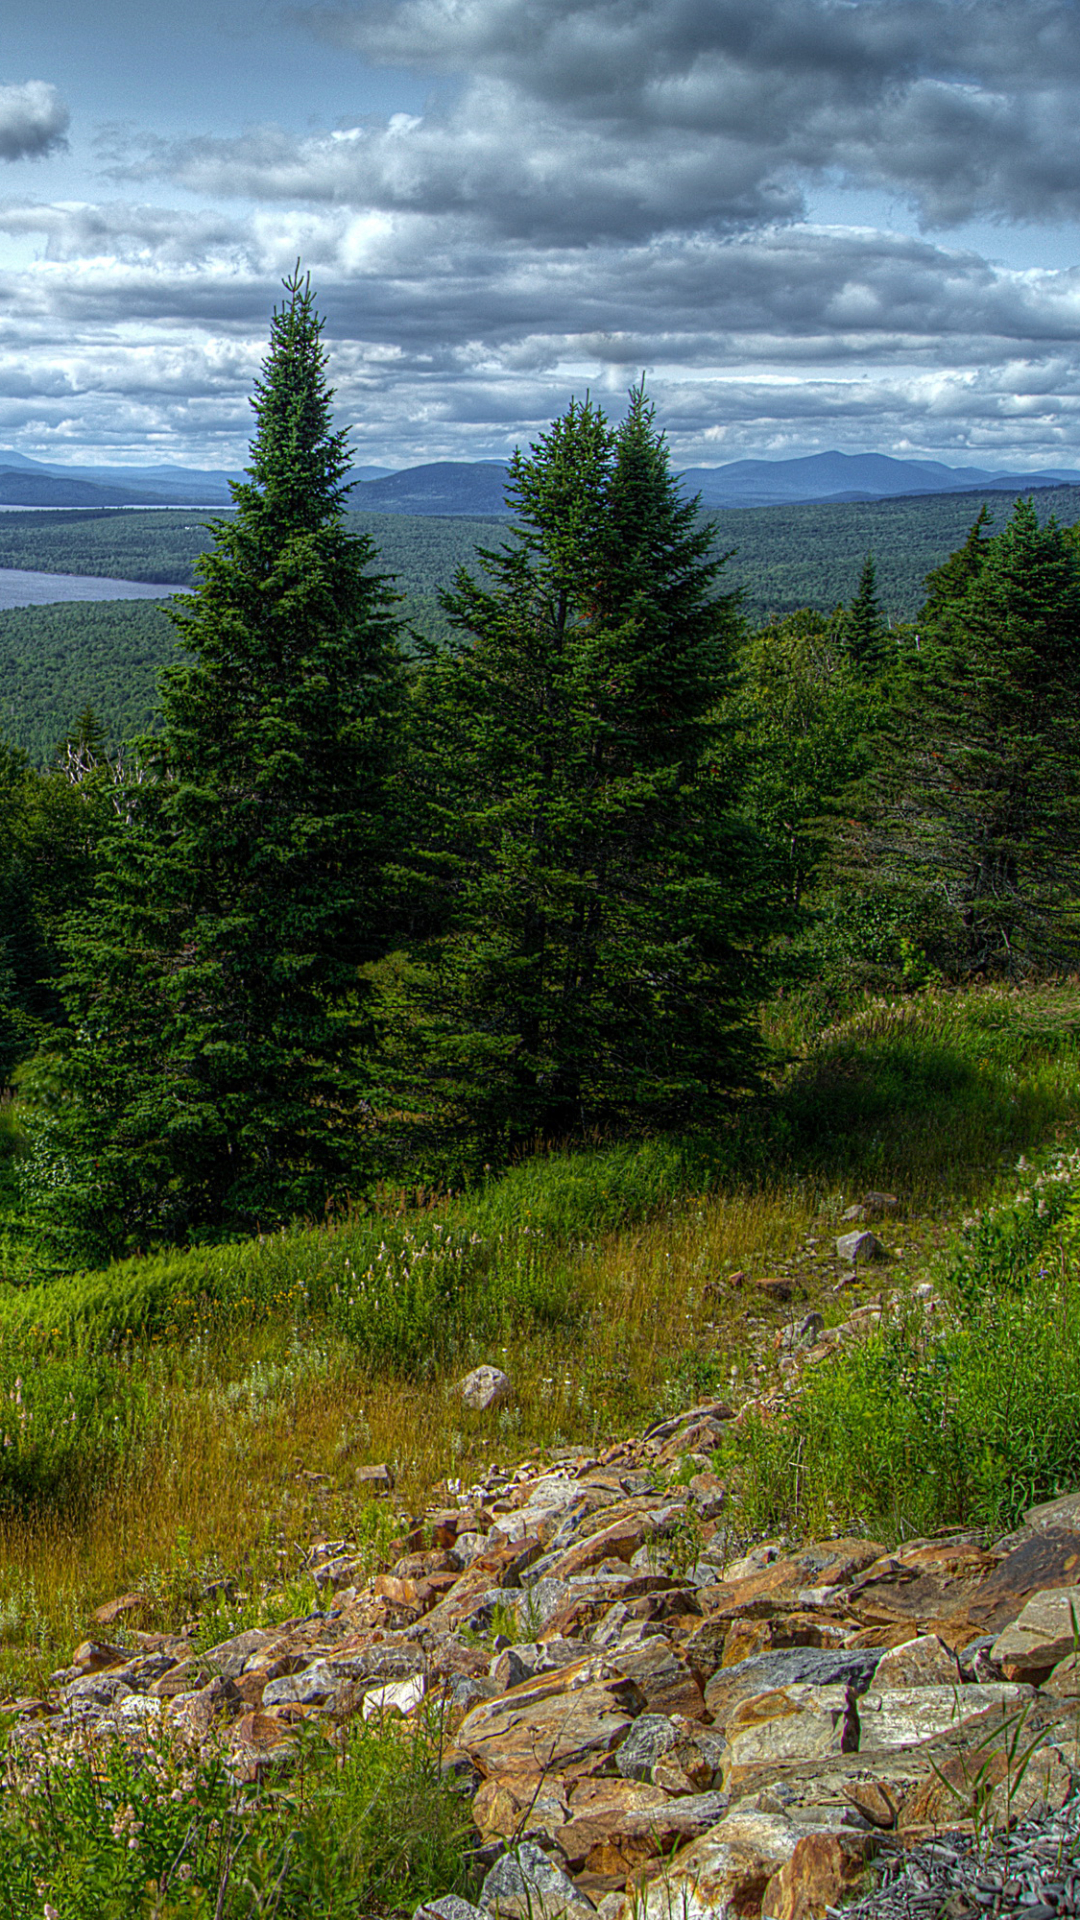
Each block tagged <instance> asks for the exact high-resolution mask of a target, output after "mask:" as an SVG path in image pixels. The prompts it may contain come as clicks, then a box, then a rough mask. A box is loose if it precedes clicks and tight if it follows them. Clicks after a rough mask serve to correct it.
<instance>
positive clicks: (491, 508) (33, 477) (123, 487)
mask: <svg viewBox="0 0 1080 1920" xmlns="http://www.w3.org/2000/svg"><path fill="white" fill-rule="evenodd" d="M506 471H507V469H506V463H505V461H501V460H477V461H466V460H437V461H432V462H428V463H426V464H424V465H421V466H416V467H405V468H403V469H401V470H400V471H398V472H391V471H390V470H389V469H388V468H386V467H375V466H359V467H354V468H353V480H352V486H351V499H350V504H351V505H352V506H353V507H356V508H361V509H363V510H364V511H366V512H371V513H408V514H421V515H422V514H451V515H454V516H464V517H467V518H478V519H491V518H493V517H496V518H497V517H498V516H499V515H503V514H505V513H506V511H507V509H506V503H505V499H504V491H505V486H506ZM242 478H243V475H242V474H241V473H240V472H239V470H235V469H234V470H231V471H226V470H223V469H221V468H199V467H176V466H165V465H161V466H153V467H96V466H95V467H62V466H50V465H46V464H45V463H44V462H42V461H39V460H31V459H29V458H28V457H27V456H26V455H25V454H19V453H5V452H4V451H3V450H0V507H42V508H48V507H51V508H57V507H180V506H191V507H213V508H220V507H227V506H228V505H229V503H230V497H231V496H230V494H229V481H230V480H239V479H242ZM681 478H682V480H683V484H684V486H685V487H686V489H687V491H688V492H691V493H699V494H700V495H701V499H702V502H703V504H704V505H705V506H707V507H771V506H794V505H796V504H798V503H799V502H810V501H819V502H820V501H829V500H837V501H841V500H847V501H857V500H888V499H894V498H896V497H898V496H900V495H903V494H917V493H924V494H925V493H994V492H998V491H1004V492H1013V493H1014V492H1016V491H1017V489H1018V488H1020V489H1027V488H1039V487H1053V486H1061V485H1067V486H1075V485H1076V484H1077V483H1078V482H1080V469H1077V468H1075V467H1053V468H1047V469H1044V470H1042V471H1040V472H1037V473H995V472H991V471H988V470H986V469H984V468H982V467H948V466H946V465H945V464H944V463H943V462H942V461H940V460H896V459H894V458H892V456H891V455H889V454H883V453H814V454H808V455H806V456H805V457H804V458H801V459H796V460H733V461H730V462H729V463H728V464H727V465H724V466H719V467H688V468H686V469H685V470H684V471H683V473H682V475H681Z"/></svg>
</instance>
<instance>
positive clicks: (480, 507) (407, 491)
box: [350, 460, 507, 520]
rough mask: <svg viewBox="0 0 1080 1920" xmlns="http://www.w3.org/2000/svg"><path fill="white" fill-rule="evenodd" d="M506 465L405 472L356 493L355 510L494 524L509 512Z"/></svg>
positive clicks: (467, 463) (451, 465) (454, 464)
mask: <svg viewBox="0 0 1080 1920" xmlns="http://www.w3.org/2000/svg"><path fill="white" fill-rule="evenodd" d="M505 492H506V463H505V461H502V460H475V461H473V460H436V461H433V462H432V463H431V465H430V466H424V467H405V468H404V469H403V471H402V472H401V473H391V474H388V475H387V476H386V478H385V479H383V480H366V481H364V482H363V483H362V484H361V485H359V486H354V487H353V489H352V497H351V500H350V505H351V506H352V507H354V508H357V509H362V510H363V511H364V512H365V513H414V514H451V515H453V516H454V517H455V518H459V517H461V516H462V515H464V516H466V517H467V518H472V517H473V516H474V515H475V516H476V517H477V518H479V519H483V520H490V519H491V518H492V516H498V515H502V514H505V513H506V512H507V506H506V500H505V497H504V496H505Z"/></svg>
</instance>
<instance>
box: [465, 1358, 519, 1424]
mask: <svg viewBox="0 0 1080 1920" xmlns="http://www.w3.org/2000/svg"><path fill="white" fill-rule="evenodd" d="M513 1391H514V1389H513V1387H512V1386H511V1384H510V1378H509V1375H507V1374H505V1373H504V1372H503V1371H502V1368H501V1367H474V1368H473V1370H472V1372H471V1373H467V1374H466V1375H465V1378H464V1380H461V1381H459V1383H458V1392H459V1393H460V1395H461V1398H462V1399H463V1400H464V1402H465V1405H466V1406H467V1407H471V1408H472V1409H473V1410H474V1412H476V1413H487V1412H488V1411H489V1410H490V1408H492V1407H501V1406H502V1405H503V1404H504V1403H505V1402H506V1401H507V1400H509V1399H510V1396H511V1394H512V1393H513Z"/></svg>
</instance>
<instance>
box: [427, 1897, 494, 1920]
mask: <svg viewBox="0 0 1080 1920" xmlns="http://www.w3.org/2000/svg"><path fill="white" fill-rule="evenodd" d="M413 1920H484V1912H483V1908H482V1907H474V1906H473V1904H472V1902H471V1900H462V1898H461V1896H460V1895H459V1894H456V1893H444V1894H443V1895H442V1897H441V1898H440V1899H438V1900H425V1901H424V1903H423V1905H422V1906H419V1907H417V1908H416V1910H415V1912H414V1913H413Z"/></svg>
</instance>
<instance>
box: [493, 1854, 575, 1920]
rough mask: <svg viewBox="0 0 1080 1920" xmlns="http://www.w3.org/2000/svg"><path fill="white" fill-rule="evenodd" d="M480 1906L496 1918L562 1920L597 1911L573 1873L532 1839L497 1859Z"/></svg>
mask: <svg viewBox="0 0 1080 1920" xmlns="http://www.w3.org/2000/svg"><path fill="white" fill-rule="evenodd" d="M480 1905H481V1907H482V1908H483V1909H484V1911H485V1912H486V1913H489V1914H493V1915H494V1916H496V1920H559V1915H561V1914H567V1915H569V1916H570V1920H575V1916H577V1915H581V1916H584V1915H585V1914H591V1913H593V1912H594V1911H595V1909H594V1908H593V1905H592V1902H591V1900H585V1899H583V1898H582V1896H581V1895H580V1894H579V1893H578V1890H577V1888H576V1887H575V1885H574V1883H573V1881H572V1880H571V1879H570V1876H569V1875H568V1874H566V1873H564V1872H563V1870H562V1868H561V1867H560V1866H558V1865H557V1863H556V1862H555V1861H554V1860H550V1859H549V1858H548V1856H547V1854H546V1853H544V1852H543V1850H542V1848H540V1847H538V1846H537V1845H536V1844H535V1842H534V1841H532V1840H522V1841H521V1842H519V1844H518V1845H517V1846H516V1847H514V1848H512V1849H511V1851H510V1852H509V1853H505V1854H504V1855H503V1857H502V1859H501V1860H497V1861H496V1863H495V1865H494V1866H493V1867H492V1869H491V1871H490V1873H489V1874H488V1875H487V1877H486V1879H485V1881H484V1885H483V1888H482V1890H481V1893H480Z"/></svg>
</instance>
